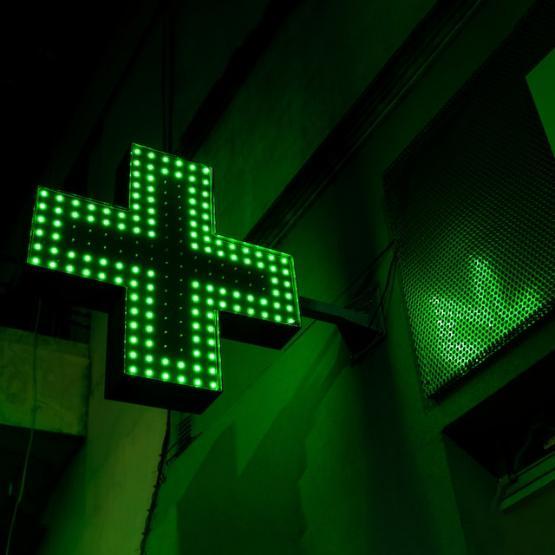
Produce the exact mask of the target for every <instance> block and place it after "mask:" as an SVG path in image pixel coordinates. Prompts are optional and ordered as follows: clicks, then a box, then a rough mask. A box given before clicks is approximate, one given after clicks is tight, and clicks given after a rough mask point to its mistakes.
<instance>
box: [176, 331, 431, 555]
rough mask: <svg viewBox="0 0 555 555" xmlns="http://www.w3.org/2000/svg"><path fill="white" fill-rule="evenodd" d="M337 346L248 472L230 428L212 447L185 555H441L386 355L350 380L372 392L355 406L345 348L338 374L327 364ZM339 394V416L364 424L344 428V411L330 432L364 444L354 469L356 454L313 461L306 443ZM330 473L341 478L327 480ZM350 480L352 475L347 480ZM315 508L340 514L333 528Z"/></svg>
mask: <svg viewBox="0 0 555 555" xmlns="http://www.w3.org/2000/svg"><path fill="white" fill-rule="evenodd" d="M336 346H337V342H335V341H332V342H328V343H327V344H326V345H325V346H324V347H323V348H322V349H321V352H320V353H319V355H318V356H317V357H316V359H315V362H314V363H313V365H312V367H311V368H309V369H307V370H306V374H305V376H306V378H305V379H304V381H303V382H302V384H301V385H300V387H299V388H298V389H297V391H296V393H295V394H294V396H293V397H292V398H290V399H289V402H288V403H287V404H286V405H285V406H284V408H283V410H282V411H281V412H280V413H279V415H278V416H277V417H276V419H275V420H274V422H273V424H272V426H271V427H270V429H269V430H268V432H267V434H266V435H265V436H264V438H263V439H262V441H261V442H260V443H259V445H258V447H257V449H256V451H255V452H254V454H253V456H252V458H251V460H250V461H249V463H248V464H247V466H246V467H245V469H244V471H242V472H241V473H239V471H238V468H237V465H236V461H237V448H236V435H235V432H234V429H233V426H230V427H228V428H227V429H226V430H225V431H224V432H223V433H222V434H221V435H220V437H219V438H218V439H217V440H216V441H215V442H214V445H213V447H212V449H211V450H210V452H209V453H208V455H207V456H206V458H205V460H204V463H203V465H202V467H201V469H200V470H199V472H198V473H197V474H196V476H195V477H194V478H193V479H192V481H191V484H190V486H189V487H188V488H187V490H186V491H185V493H184V495H183V497H182V498H181V500H180V502H179V503H178V507H177V513H178V530H177V534H178V539H179V553H183V554H191V553H194V554H195V555H204V554H217V553H225V554H231V553H241V554H242V555H249V554H256V555H260V554H261V553H263V554H265V555H273V554H276V555H277V554H280V555H282V554H288V555H295V554H301V553H307V552H308V547H307V546H308V545H310V546H312V547H311V548H310V549H313V550H314V552H315V553H330V554H331V553H357V554H358V553H360V554H363V553H364V554H365V553H367V552H368V549H370V548H371V547H372V548H374V546H376V547H377V548H378V550H379V552H380V553H411V554H416V553H427V554H430V553H440V552H439V551H438V550H437V549H435V544H436V542H435V539H434V534H433V529H432V527H431V525H430V519H429V515H428V513H427V510H426V503H425V501H426V492H425V488H423V487H422V486H421V485H420V484H419V480H418V476H416V475H415V472H414V470H413V469H412V465H413V461H412V459H411V456H410V453H408V452H407V450H406V447H405V446H406V442H404V441H403V437H404V435H405V433H406V432H404V431H403V429H402V428H403V425H402V422H401V421H400V417H399V410H398V405H397V404H396V395H395V385H394V384H393V379H392V377H391V372H389V371H388V368H389V363H388V361H387V360H386V358H387V353H386V352H385V349H384V348H383V346H382V347H380V348H379V354H378V356H377V357H376V359H377V360H379V363H378V364H377V365H374V364H373V365H372V366H373V368H356V369H354V370H353V371H352V373H351V376H348V377H347V380H350V381H351V383H350V385H349V386H348V387H349V388H352V387H355V388H356V390H357V391H359V392H362V393H364V392H367V393H368V395H367V396H363V395H361V397H360V398H358V397H357V395H356V394H355V395H353V393H352V391H349V392H348V395H347V396H345V391H344V390H343V389H342V387H343V385H338V382H339V381H342V382H343V381H344V378H345V375H346V374H348V373H349V371H347V370H345V371H344V370H343V369H344V368H345V367H346V366H348V355H347V353H346V352H345V351H344V349H343V348H340V349H339V352H338V353H337V355H336V356H335V360H334V362H333V364H332V365H331V366H330V365H329V364H327V363H326V361H327V360H330V357H333V351H332V349H333V348H334V347H336ZM378 369H379V371H378ZM353 374H354V379H353V378H352V375H353ZM353 382H354V383H353ZM384 382H385V383H384ZM378 387H380V388H381V390H379V389H377V388H378ZM338 390H339V392H340V393H339V396H340V401H339V403H340V404H339V405H337V404H336V405H335V407H333V405H332V408H339V409H340V410H342V411H343V412H344V413H346V414H348V418H352V416H351V410H350V407H351V405H352V404H353V403H355V404H358V405H359V407H357V408H355V409H354V411H352V412H354V418H356V419H360V423H359V424H357V427H358V429H359V431H358V432H354V433H353V432H352V431H351V430H349V429H344V428H343V426H344V424H345V422H346V419H345V418H343V415H342V414H340V413H339V411H338V413H337V414H336V415H332V416H337V418H331V419H326V420H325V424H324V425H325V426H328V427H332V428H334V429H333V430H332V435H333V436H334V437H337V438H338V439H339V441H340V442H346V443H350V442H352V441H357V442H358V443H359V445H357V446H356V451H355V452H356V453H357V455H356V457H358V459H359V460H356V461H352V460H351V457H352V454H353V453H352V451H349V448H347V447H346V448H345V450H343V452H341V450H339V451H340V452H337V451H336V450H335V449H333V448H332V449H330V448H329V446H328V445H327V444H326V443H325V442H324V444H323V446H322V448H321V449H320V450H319V451H318V452H314V451H311V453H310V457H309V456H308V453H307V451H308V444H309V437H310V436H311V434H315V433H318V431H319V430H320V428H321V426H322V419H321V418H320V417H321V416H322V414H324V412H325V411H324V410H323V408H325V410H326V411H327V410H329V406H330V403H329V397H330V396H331V397H337V391H338ZM378 392H379V393H378ZM324 400H325V403H324ZM332 403H335V401H332ZM321 409H322V410H321ZM260 410H264V408H263V402H262V403H261V407H260ZM347 421H348V419H347ZM361 430H362V432H361ZM328 432H329V430H326V434H327V433H328ZM348 451H349V452H348ZM322 457H323V458H324V459H328V461H326V460H322V459H321V458H322ZM330 459H332V460H330ZM333 459H339V461H338V460H333ZM307 460H309V461H314V460H316V461H317V465H315V464H312V465H310V466H308V464H307ZM320 462H321V464H320ZM352 463H355V464H354V465H353V464H352ZM326 469H335V470H333V471H331V472H329V474H328V475H326ZM336 472H340V473H341V475H335V473H336ZM345 474H351V475H349V476H348V477H347V478H345V476H344V475H345ZM301 479H302V482H303V483H305V481H306V480H308V481H310V482H311V483H312V484H313V485H314V483H315V484H316V499H312V501H311V502H310V503H308V502H307V500H306V498H305V497H304V496H303V489H302V486H301ZM319 484H322V487H320V485H319ZM343 484H346V485H347V487H346V488H343ZM327 486H329V487H327ZM355 497H356V498H355ZM318 505H319V506H321V507H325V508H326V510H327V511H328V513H329V512H334V511H336V512H337V514H335V515H332V523H331V526H332V527H335V528H336V529H333V530H322V529H321V528H323V527H328V526H330V525H328V524H326V523H322V522H321V521H320V520H319V517H318V516H316V517H315V513H318V510H319V508H321V507H318ZM360 507H363V509H362V511H361V509H360ZM307 511H308V513H307ZM360 512H363V513H364V514H362V515H361V514H359V513H360ZM334 516H335V517H336V518H334ZM309 525H310V527H311V528H309ZM312 527H314V528H319V529H314V528H312ZM318 535H324V536H325V537H326V540H325V541H324V542H323V543H324V544H325V550H324V551H319V550H318V549H319V548H318V547H317V545H316V544H317V543H318V542H316V543H315V542H314V541H313V539H314V537H315V536H318ZM309 536H310V538H309ZM307 540H309V541H308V542H307ZM328 540H329V541H328ZM321 543H322V542H321ZM319 545H320V544H319Z"/></svg>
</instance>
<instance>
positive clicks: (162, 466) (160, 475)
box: [139, 410, 171, 555]
mask: <svg viewBox="0 0 555 555" xmlns="http://www.w3.org/2000/svg"><path fill="white" fill-rule="evenodd" d="M170 432H171V411H170V410H168V411H167V412H166V430H165V432H164V439H163V440H162V448H161V450H160V458H159V460H158V469H157V472H156V482H155V483H154V491H153V492H152V497H151V498H150V506H149V508H148V512H147V514H146V520H145V527H144V529H143V537H142V538H141V545H140V548H139V549H140V551H139V552H140V554H141V555H146V543H147V540H148V536H149V535H150V532H151V530H152V520H153V518H154V513H155V511H156V507H157V506H158V496H159V495H160V488H161V487H162V484H163V483H164V482H165V481H166V472H165V470H166V463H167V458H168V451H169V444H170Z"/></svg>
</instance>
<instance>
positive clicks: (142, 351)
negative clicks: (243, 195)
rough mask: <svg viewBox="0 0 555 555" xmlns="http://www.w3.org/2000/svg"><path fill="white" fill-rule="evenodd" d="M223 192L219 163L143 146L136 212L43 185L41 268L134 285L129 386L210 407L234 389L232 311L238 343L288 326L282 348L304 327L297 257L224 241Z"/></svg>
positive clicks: (134, 168)
mask: <svg viewBox="0 0 555 555" xmlns="http://www.w3.org/2000/svg"><path fill="white" fill-rule="evenodd" d="M212 197H213V193H212V172H211V170H210V168H208V167H206V166H203V165H201V164H196V163H191V162H187V161H185V160H182V159H181V158H178V157H176V156H171V155H168V154H165V153H162V152H159V151H155V150H153V149H150V148H146V147H144V146H139V145H132V148H131V157H130V190H129V208H124V207H119V206H114V205H110V204H106V203H102V202H98V201H93V200H91V199H87V198H83V197H79V196H76V195H72V194H67V193H64V192H58V191H55V190H52V189H49V188H45V187H39V188H38V191H37V201H36V204H35V211H34V216H33V224H32V230H31V242H30V246H29V255H28V262H29V263H30V264H32V265H35V266H41V267H43V268H47V269H50V270H56V271H60V272H65V273H66V274H73V275H75V276H79V277H81V278H89V279H94V280H98V281H101V282H104V283H108V284H112V285H115V286H121V287H123V288H125V324H124V327H125V342H124V348H123V360H121V357H120V360H119V366H120V372H121V377H122V380H123V382H122V383H123V384H124V385H123V386H121V387H124V388H125V387H127V386H129V387H130V388H133V385H134V384H137V383H141V384H143V386H144V385H145V384H150V385H153V386H155V387H156V388H158V389H159V388H160V387H165V389H163V390H162V391H167V392H168V393H169V392H170V390H171V392H172V395H173V396H174V397H175V394H176V388H177V391H178V394H177V398H178V399H179V392H186V394H185V395H183V399H185V400H187V399H192V398H194V396H195V395H197V396H198V395H201V396H202V395H204V401H203V402H202V403H200V405H201V406H200V407H199V406H197V407H196V409H198V410H203V409H204V408H205V406H207V405H208V404H209V403H210V402H211V401H212V400H213V399H214V398H215V396H217V394H219V393H220V392H221V390H222V373H221V364H220V344H219V336H220V325H219V316H220V312H222V314H226V318H228V319H230V326H229V330H231V332H232V333H231V334H230V335H231V336H232V337H241V335H240V334H237V333H233V331H234V330H235V331H237V330H236V329H235V328H238V327H240V326H242V325H244V324H245V323H247V329H250V330H251V331H252V330H255V329H258V330H259V331H260V329H262V336H265V337H266V338H267V337H268V335H269V334H270V335H271V333H272V331H275V330H277V331H278V336H279V337H281V339H279V340H278V341H277V342H275V343H276V345H275V346H279V344H280V343H284V341H285V340H286V339H288V338H289V337H291V336H292V335H293V334H294V333H295V332H296V331H297V330H298V328H299V325H300V314H299V302H298V296H297V288H296V282H295V273H294V267H293V259H292V257H291V256H289V255H287V254H284V253H281V252H277V251H274V250H270V249H267V248H263V247H259V246H255V245H252V244H249V243H245V242H242V241H237V240H234V239H230V238H228V237H223V236H220V235H217V234H216V229H215V220H214V206H213V198H212ZM239 200H240V199H238V201H239ZM229 315H233V318H230V316H229ZM253 325H254V326H259V327H258V328H254V327H252V326H253ZM248 326H250V328H248ZM283 331H285V335H284V334H283ZM255 335H256V334H255ZM262 336H261V335H259V336H258V337H261V338H262V342H265V341H264V338H263V337H262ZM245 339H246V340H252V341H253V342H259V341H257V337H256V336H255V337H245ZM270 343H271V342H270ZM125 384H128V385H125ZM155 384H157V385H155ZM143 389H144V388H143ZM117 396H119V397H120V398H125V399H126V400H130V401H134V402H141V403H145V404H155V405H158V406H160V405H162V406H163V405H164V402H163V401H162V402H160V401H155V402H149V399H148V396H147V398H146V399H145V398H144V396H142V397H141V396H140V398H138V399H134V398H133V395H132V394H131V395H129V394H125V393H124V394H121V395H120V394H116V397H117ZM191 396H193V397H191ZM194 404H195V403H193V405H194ZM173 405H174V406H173V408H182V410H188V409H189V407H188V406H186V404H185V405H183V404H180V403H177V404H176V403H174V404H173ZM194 408H195V407H193V409H194Z"/></svg>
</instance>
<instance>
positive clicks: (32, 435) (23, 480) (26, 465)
mask: <svg viewBox="0 0 555 555" xmlns="http://www.w3.org/2000/svg"><path fill="white" fill-rule="evenodd" d="M41 309H42V299H40V297H39V300H38V304H37V314H36V317H35V327H34V330H33V362H32V388H33V404H32V409H31V430H30V432H29V440H28V442H27V449H26V451H25V461H24V463H23V471H22V473H21V482H20V484H19V492H18V494H17V499H16V501H15V506H14V509H13V514H12V519H11V522H10V529H9V531H8V539H7V541H6V555H10V548H11V544H12V537H13V532H14V530H15V523H16V520H17V512H18V510H19V505H20V504H21V501H22V500H23V495H24V493H25V485H26V482H27V473H28V470H29V461H30V459H31V451H32V449H33V441H34V439H35V428H36V424H37V412H38V403H37V399H38V392H37V345H38V330H39V322H40V313H41Z"/></svg>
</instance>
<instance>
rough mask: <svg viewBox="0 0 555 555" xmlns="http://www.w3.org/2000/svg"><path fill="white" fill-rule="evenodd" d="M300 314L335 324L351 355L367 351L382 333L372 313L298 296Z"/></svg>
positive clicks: (354, 355)
mask: <svg viewBox="0 0 555 555" xmlns="http://www.w3.org/2000/svg"><path fill="white" fill-rule="evenodd" d="M299 304H300V309H301V316H305V317H307V318H313V319H314V320H318V321H320V322H328V323H329V324H335V325H336V326H337V329H338V330H339V333H340V334H341V337H343V340H344V341H345V344H346V345H347V347H348V349H349V350H350V351H351V354H352V355H353V357H356V356H357V355H360V354H362V353H364V352H366V351H367V349H368V348H369V347H370V346H372V345H373V344H374V343H375V342H376V341H377V340H378V339H379V338H380V337H381V336H382V335H383V330H382V329H380V328H379V327H378V326H377V325H375V324H376V323H375V322H373V320H374V319H375V318H374V315H371V314H370V313H368V312H361V311H358V310H352V309H349V308H343V307H341V306H337V305H334V304H330V303H325V302H322V301H316V300H314V299H309V298H307V297H299Z"/></svg>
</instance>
